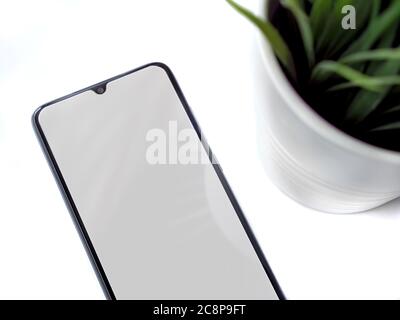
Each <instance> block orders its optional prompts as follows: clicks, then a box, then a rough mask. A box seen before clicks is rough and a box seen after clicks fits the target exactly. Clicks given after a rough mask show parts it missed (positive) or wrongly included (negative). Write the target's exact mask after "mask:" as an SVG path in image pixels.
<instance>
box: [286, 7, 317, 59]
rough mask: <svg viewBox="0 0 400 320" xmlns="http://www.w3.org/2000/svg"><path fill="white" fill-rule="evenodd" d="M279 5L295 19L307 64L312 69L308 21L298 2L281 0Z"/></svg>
mask: <svg viewBox="0 0 400 320" xmlns="http://www.w3.org/2000/svg"><path fill="white" fill-rule="evenodd" d="M281 4H282V5H283V6H284V7H285V8H287V9H288V10H289V11H290V12H291V13H292V14H293V16H294V17H295V19H296V22H297V25H298V27H299V30H300V34H301V37H302V40H303V45H304V50H305V51H306V54H307V59H308V64H309V66H310V67H312V66H313V65H314V63H315V54H314V36H313V32H312V29H311V25H310V20H309V18H308V16H307V14H306V13H305V12H304V10H303V8H302V7H301V5H300V2H299V0H281Z"/></svg>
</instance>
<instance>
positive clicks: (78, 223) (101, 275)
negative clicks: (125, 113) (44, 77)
mask: <svg viewBox="0 0 400 320" xmlns="http://www.w3.org/2000/svg"><path fill="white" fill-rule="evenodd" d="M151 66H156V67H159V68H161V69H163V70H164V71H165V73H166V74H167V75H168V78H169V80H170V81H171V83H172V85H173V87H174V90H175V92H176V94H177V95H178V98H179V100H180V102H181V103H182V105H183V108H184V110H185V112H186V114H187V115H188V117H189V119H190V122H191V124H192V126H193V128H194V129H195V131H196V134H197V135H198V138H199V139H200V141H201V143H202V145H203V147H204V148H205V150H207V152H208V156H209V159H210V162H211V164H212V166H213V168H214V170H215V172H216V174H217V176H218V178H219V180H220V182H221V184H222V186H223V188H224V190H225V192H226V194H227V196H228V198H229V201H230V202H231V204H232V206H233V208H234V210H235V212H236V214H237V216H238V218H239V220H240V223H241V224H242V226H243V228H244V230H245V232H246V235H247V237H248V238H249V240H250V242H251V244H252V246H253V248H254V250H255V252H256V254H257V257H258V259H259V260H260V262H261V264H262V266H263V268H264V271H265V272H266V274H267V277H268V279H269V280H270V281H271V284H272V286H273V288H274V290H275V292H276V294H277V296H278V298H279V299H280V300H285V299H286V298H285V295H284V293H283V291H282V289H281V287H280V285H279V283H278V281H277V280H276V278H275V275H274V274H273V272H272V269H271V267H270V266H269V263H268V261H267V259H266V258H265V255H264V253H263V251H262V250H261V247H260V245H259V244H258V241H257V239H256V237H255V235H254V234H253V231H252V230H251V227H250V225H249V223H248V221H247V219H246V217H245V215H244V213H243V211H242V209H241V208H240V206H239V203H238V201H237V200H236V197H235V196H234V193H233V191H232V189H231V187H230V185H229V183H228V181H227V180H226V178H225V176H224V174H223V172H222V169H221V167H220V165H219V163H218V161H216V158H215V155H214V154H213V152H212V150H211V148H210V146H209V145H208V143H207V140H206V139H205V136H204V134H203V133H202V131H201V129H200V127H199V125H198V123H197V121H196V119H195V117H194V115H193V113H192V111H191V109H190V107H189V104H188V103H187V101H186V98H185V96H184V95H183V92H182V90H181V88H180V86H179V84H178V82H177V80H176V78H175V76H174V74H173V73H172V71H171V69H170V68H169V67H168V66H167V65H166V64H164V63H161V62H152V63H148V64H145V65H143V66H141V67H138V68H135V69H133V70H130V71H128V72H125V73H122V74H120V75H117V76H115V77H112V78H109V79H107V80H104V81H101V82H98V83H96V84H94V85H91V86H88V87H86V88H83V89H81V90H78V91H75V92H73V93H71V94H68V95H65V96H63V97H61V98H58V99H55V100H52V101H50V102H48V103H45V104H43V105H42V106H40V107H39V108H37V109H36V110H35V112H34V113H33V115H32V125H33V128H34V131H35V133H36V136H37V138H38V140H39V143H40V146H41V148H42V150H43V153H44V155H45V157H46V159H47V162H48V164H49V166H50V168H51V171H52V173H53V176H54V178H55V179H56V182H57V185H58V187H59V190H60V192H61V194H62V196H63V199H64V202H65V204H66V206H67V208H68V211H69V213H70V215H71V217H72V220H73V222H74V225H75V228H76V229H77V231H78V233H79V236H80V238H81V241H82V243H83V245H84V247H85V250H86V253H87V255H88V257H89V259H90V262H91V264H92V267H93V269H94V271H95V273H96V276H97V278H98V280H99V282H100V285H101V287H102V289H103V292H104V294H105V296H106V298H107V299H109V300H116V296H115V294H114V291H113V289H112V287H111V284H110V282H109V281H108V278H107V275H106V273H105V271H104V269H103V267H102V265H101V262H100V259H99V257H98V255H97V253H96V250H95V248H94V246H93V244H92V242H91V240H90V237H89V234H88V232H87V230H86V228H85V226H84V224H83V221H82V219H81V217H80V214H79V211H78V209H77V207H76V205H75V203H74V200H73V198H72V195H71V193H70V192H69V189H68V187H67V184H66V182H65V180H64V178H63V175H62V173H61V170H60V168H59V166H58V164H57V161H56V159H55V157H54V155H53V153H52V150H51V148H50V145H49V143H48V141H47V139H46V136H45V135H44V132H43V130H42V128H41V126H40V121H39V116H40V112H41V111H42V110H43V109H44V108H46V107H48V106H51V105H53V104H55V103H57V102H60V101H63V100H66V99H68V98H71V97H73V96H76V95H79V94H81V93H83V92H85V91H88V90H95V89H96V88H97V87H99V86H102V85H106V84H107V83H108V82H111V81H113V80H116V79H119V78H122V77H124V76H127V75H129V74H132V73H134V72H137V71H140V70H142V69H145V68H147V67H151Z"/></svg>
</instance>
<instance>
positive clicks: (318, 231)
mask: <svg viewBox="0 0 400 320" xmlns="http://www.w3.org/2000/svg"><path fill="white" fill-rule="evenodd" d="M257 2H258V1H257V0H247V1H242V3H245V4H247V6H248V7H251V8H257ZM0 8H1V10H0V298H7V299H11V298H27V299H28V298H38V299H41V298H50V299H58V298H67V299H68V298H77V299H80V298H83V299H89V298H93V299H103V298H104V297H103V293H102V290H101V288H100V286H99V284H98V282H97V280H96V276H95V274H94V272H93V271H92V268H91V265H90V263H89V260H88V258H87V257H86V253H85V251H84V249H83V246H82V245H81V243H80V240H79V236H78V234H77V232H76V231H75V229H74V226H73V223H72V220H71V218H70V216H69V213H68V212H67V210H66V208H65V205H64V203H63V200H62V197H61V195H60V194H59V191H58V189H57V186H56V184H55V182H54V179H53V177H52V175H51V173H50V170H49V168H48V166H47V163H46V161H45V159H44V156H43V155H42V152H41V150H40V147H39V145H38V143H37V141H36V138H35V136H34V133H33V130H32V127H31V123H30V117H31V114H32V112H33V111H34V109H35V108H36V107H38V106H39V105H41V104H43V103H45V102H47V101H49V100H52V99H54V98H58V97H60V96H63V95H65V94H67V93H70V92H72V91H75V90H78V89H80V88H82V87H85V86H88V85H90V84H93V83H95V82H98V81H100V80H103V79H106V78H108V77H111V76H114V75H116V74H119V73H122V72H124V71H127V70H130V69H133V68H135V67H138V66H140V65H142V64H145V63H148V62H151V61H162V62H165V63H166V64H168V65H169V66H170V67H171V69H172V70H173V72H174V73H175V75H176V77H177V79H178V81H179V83H180V85H181V87H182V89H183V92H184V93H185V95H186V98H187V100H188V102H189V104H190V105H191V107H192V109H193V111H194V113H195V115H196V117H197V120H198V122H199V124H200V126H201V127H202V129H203V131H204V132H205V133H206V136H207V139H208V141H209V143H210V145H211V146H212V147H213V149H214V151H215V153H216V154H217V156H218V159H219V161H220V162H221V164H222V167H223V168H224V172H225V174H226V176H227V178H228V180H229V182H230V184H231V186H232V187H233V190H234V192H235V194H236V196H237V198H238V200H239V202H240V203H241V206H242V208H243V210H244V212H245V214H246V216H247V218H248V219H249V221H250V223H251V225H252V227H253V229H254V232H255V233H256V236H257V237H258V239H259V242H260V244H261V246H262V248H263V249H264V251H265V255H266V257H267V259H268V261H269V262H270V264H271V267H272V268H273V270H274V272H275V274H276V277H277V279H278V281H279V282H280V284H281V286H282V288H283V290H284V292H285V293H286V295H287V297H288V298H300V299H304V298H400V272H399V270H400V253H399V252H400V250H399V249H400V202H399V201H395V202H392V203H391V204H389V205H386V206H384V207H382V208H379V209H377V210H375V211H374V212H368V213H363V214H354V215H332V214H325V213H319V212H315V211H312V210H308V209H306V208H304V207H302V206H300V205H298V204H296V203H295V202H293V201H292V200H290V199H288V198H286V197H285V196H284V195H283V194H281V193H280V192H279V191H278V190H277V189H276V188H275V187H274V186H273V185H272V184H271V183H270V182H269V181H268V178H267V177H266V176H265V174H264V171H263V169H262V166H261V164H260V162H259V160H258V154H257V149H256V142H255V117H256V115H255V114H254V112H253V110H254V108H253V105H254V101H256V99H257V97H256V96H254V94H253V90H252V81H254V76H253V73H252V68H254V63H255V61H256V59H259V51H258V47H257V43H256V39H257V37H256V31H255V29H254V28H253V27H252V26H251V25H250V24H249V23H247V22H246V21H245V20H244V19H243V18H242V17H240V16H238V15H237V14H236V13H235V12H233V10H232V9H231V8H230V7H228V5H227V4H226V3H225V2H224V1H223V0H218V1H217V0H202V1H195V0H169V1H165V0H158V1H156V0H146V1H144V0H142V1H132V0H131V1H99V0H97V1H77V0H69V1H50V0H47V1H45V0H37V1H28V0H27V1H18V0H13V1H0Z"/></svg>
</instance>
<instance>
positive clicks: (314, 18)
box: [310, 0, 332, 35]
mask: <svg viewBox="0 0 400 320" xmlns="http://www.w3.org/2000/svg"><path fill="white" fill-rule="evenodd" d="M331 12H332V0H315V1H314V2H313V5H312V8H311V13H310V24H311V29H312V32H313V34H314V35H317V34H318V33H319V32H321V30H322V29H323V27H324V25H325V24H326V21H327V18H328V17H329V14H330V13H331Z"/></svg>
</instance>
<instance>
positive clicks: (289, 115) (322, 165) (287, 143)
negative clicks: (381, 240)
mask: <svg viewBox="0 0 400 320" xmlns="http://www.w3.org/2000/svg"><path fill="white" fill-rule="evenodd" d="M266 1H268V0H260V12H259V14H260V15H264V14H265V13H264V10H263V9H264V8H265V5H266ZM259 42H260V43H259V44H260V51H261V55H260V56H261V57H259V58H261V59H262V63H261V62H260V63H259V64H258V65H256V68H255V75H256V77H255V80H256V81H255V90H256V97H257V98H256V101H255V103H256V110H257V120H258V125H257V131H258V142H259V149H260V152H261V157H262V161H263V164H264V166H265V169H266V171H267V173H268V175H269V176H270V177H271V179H272V180H273V182H274V183H275V184H276V185H277V186H278V187H279V188H280V189H281V190H282V191H283V192H285V193H286V194H287V195H289V196H290V197H291V198H293V199H294V200H296V201H298V202H300V203H302V204H304V205H305V206H308V207H311V208H314V209H317V210H320V211H325V212H332V213H352V212H360V211H365V210H368V209H372V208H375V207H377V206H380V205H382V204H384V203H386V202H388V201H390V200H393V199H395V198H397V197H399V196H400V153H398V152H394V151H389V150H386V149H382V148H378V147H375V146H372V145H369V144H367V143H364V142H362V141H359V140H357V139H355V138H353V137H351V136H349V135H347V134H345V133H344V132H342V131H340V130H339V129H337V128H336V127H334V126H332V125H331V124H329V123H328V122H327V121H325V120H324V119H323V118H322V117H320V116H319V115H318V114H317V113H316V112H315V111H314V110H313V109H311V107H309V106H308V105H307V104H306V103H305V102H304V101H303V100H302V98H301V97H300V96H299V95H298V94H297V92H296V91H295V90H294V89H293V87H292V86H291V85H290V83H289V82H288V80H287V79H286V77H285V75H284V73H283V72H282V69H281V67H280V65H279V64H278V61H277V59H276V57H275V56H274V54H273V52H272V50H271V48H270V46H269V44H268V43H267V41H266V40H265V39H264V38H263V37H262V35H261V34H260V41H259ZM294 54H295V53H294ZM261 59H260V60H261ZM256 60H257V59H256ZM399 143H400V140H399Z"/></svg>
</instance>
